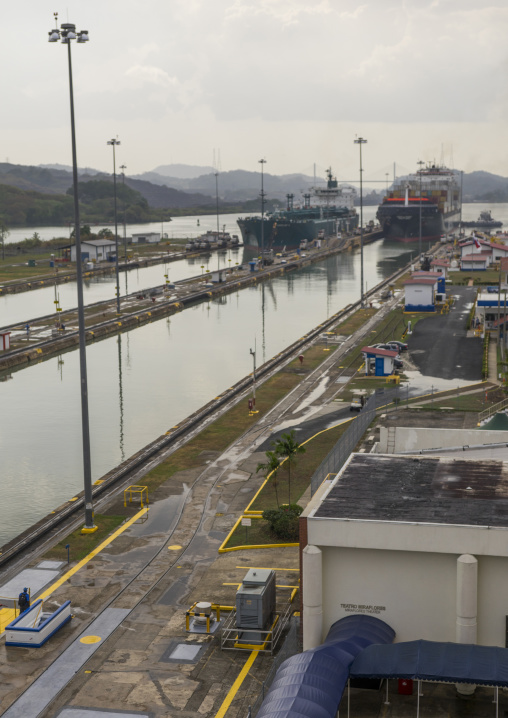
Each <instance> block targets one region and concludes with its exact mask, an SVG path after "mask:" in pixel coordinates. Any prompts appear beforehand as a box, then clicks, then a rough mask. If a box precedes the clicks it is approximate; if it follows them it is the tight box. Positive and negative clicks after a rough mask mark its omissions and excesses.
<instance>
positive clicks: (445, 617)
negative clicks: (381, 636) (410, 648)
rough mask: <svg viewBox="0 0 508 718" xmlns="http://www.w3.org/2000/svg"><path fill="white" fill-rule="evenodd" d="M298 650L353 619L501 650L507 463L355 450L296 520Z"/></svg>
mask: <svg viewBox="0 0 508 718" xmlns="http://www.w3.org/2000/svg"><path fill="white" fill-rule="evenodd" d="M300 542H301V552H302V587H303V637H304V649H307V648H314V647H316V646H318V645H320V644H321V643H322V642H323V640H324V638H325V637H326V635H327V633H328V631H329V629H330V627H331V626H332V625H333V624H334V623H335V622H336V621H337V620H339V619H342V618H345V617H346V616H349V615H358V614H362V615H368V616H375V617H377V618H380V619H382V621H384V622H386V623H387V624H388V625H389V626H391V627H392V628H393V629H394V631H395V633H396V641H397V642H400V641H413V640H419V639H424V640H430V641H450V642H457V643H469V644H475V643H478V644H481V645H485V646H501V647H504V646H506V642H507V625H508V624H507V621H508V602H507V600H506V596H507V595H508V464H507V463H504V462H502V461H490V460H479V461H467V460H463V459H462V458H461V459H455V458H443V457H434V456H432V457H416V456H394V455H393V454H392V455H379V454H353V455H352V456H351V457H350V459H349V460H348V461H347V463H346V464H345V466H344V467H343V469H342V470H341V471H340V473H339V474H338V475H336V476H332V478H331V480H326V481H325V482H324V483H323V484H322V485H321V487H320V488H319V489H318V491H317V492H316V493H315V495H314V496H313V498H312V499H311V501H310V503H309V504H308V506H307V508H306V509H305V511H304V513H303V514H302V517H301V526H300Z"/></svg>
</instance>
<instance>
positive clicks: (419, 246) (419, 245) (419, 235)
mask: <svg viewBox="0 0 508 718" xmlns="http://www.w3.org/2000/svg"><path fill="white" fill-rule="evenodd" d="M416 164H417V165H419V166H420V170H419V172H418V174H419V176H420V223H419V224H420V227H419V232H418V255H419V257H420V260H419V261H420V262H421V261H422V165H424V164H425V162H424V161H423V160H418V162H417V163H416Z"/></svg>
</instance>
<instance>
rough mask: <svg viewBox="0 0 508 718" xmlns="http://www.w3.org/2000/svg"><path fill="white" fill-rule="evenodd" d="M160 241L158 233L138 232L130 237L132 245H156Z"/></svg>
mask: <svg viewBox="0 0 508 718" xmlns="http://www.w3.org/2000/svg"><path fill="white" fill-rule="evenodd" d="M160 241H161V233H160V232H139V233H138V234H133V235H132V244H158V243H159V242H160Z"/></svg>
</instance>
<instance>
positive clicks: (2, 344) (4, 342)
mask: <svg viewBox="0 0 508 718" xmlns="http://www.w3.org/2000/svg"><path fill="white" fill-rule="evenodd" d="M10 348H11V333H10V332H0V351H1V352H5V351H8V350H9V349H10Z"/></svg>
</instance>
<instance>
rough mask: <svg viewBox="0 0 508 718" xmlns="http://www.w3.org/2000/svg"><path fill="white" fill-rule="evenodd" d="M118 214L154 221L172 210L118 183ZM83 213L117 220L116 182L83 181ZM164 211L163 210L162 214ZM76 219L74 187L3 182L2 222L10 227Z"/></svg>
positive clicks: (90, 217)
mask: <svg viewBox="0 0 508 718" xmlns="http://www.w3.org/2000/svg"><path fill="white" fill-rule="evenodd" d="M117 197H118V217H119V219H120V220H123V216H124V208H125V219H126V221H127V222H150V221H155V220H159V219H161V217H162V214H163V215H164V218H165V219H169V216H170V215H169V211H168V210H160V209H159V210H155V209H154V208H152V207H150V206H149V205H148V202H147V201H146V199H145V198H144V197H143V196H142V195H141V194H140V193H139V192H136V191H135V190H133V189H131V188H130V187H128V186H127V185H126V186H125V187H124V186H122V185H118V186H117ZM79 199H80V214H81V220H82V221H83V222H99V223H104V224H108V223H112V222H113V221H114V197H113V183H112V182H105V181H101V180H91V181H90V182H84V183H80V184H79ZM161 213H162V214H161ZM73 221H74V201H73V197H72V190H69V191H68V192H67V193H65V194H63V193H60V194H56V193H53V194H43V193H42V192H35V191H33V190H22V189H19V188H18V187H12V186H9V185H4V184H0V222H1V223H3V224H4V225H5V226H7V227H16V226H18V227H19V226H37V225H62V224H67V223H69V222H73Z"/></svg>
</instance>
